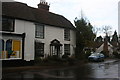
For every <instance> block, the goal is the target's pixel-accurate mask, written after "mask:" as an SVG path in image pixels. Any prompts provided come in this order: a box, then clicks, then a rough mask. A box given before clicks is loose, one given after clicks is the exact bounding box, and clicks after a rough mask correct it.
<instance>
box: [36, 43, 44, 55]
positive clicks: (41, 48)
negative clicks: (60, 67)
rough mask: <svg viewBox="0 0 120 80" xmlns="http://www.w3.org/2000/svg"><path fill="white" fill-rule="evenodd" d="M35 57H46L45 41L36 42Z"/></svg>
mask: <svg viewBox="0 0 120 80" xmlns="http://www.w3.org/2000/svg"><path fill="white" fill-rule="evenodd" d="M35 57H44V43H40V42H35Z"/></svg>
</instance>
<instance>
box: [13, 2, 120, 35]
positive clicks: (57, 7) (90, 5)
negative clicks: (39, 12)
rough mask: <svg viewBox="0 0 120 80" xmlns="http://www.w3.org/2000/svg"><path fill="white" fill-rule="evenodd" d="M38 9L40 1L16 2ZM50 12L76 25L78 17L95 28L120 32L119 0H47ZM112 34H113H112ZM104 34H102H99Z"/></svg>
mask: <svg viewBox="0 0 120 80" xmlns="http://www.w3.org/2000/svg"><path fill="white" fill-rule="evenodd" d="M15 1H19V2H23V3H27V4H28V5H29V6H32V7H36V8H37V4H39V2H40V0H15ZM46 2H48V3H50V12H53V13H56V14H60V15H63V16H64V17H66V18H67V19H68V20H70V21H71V22H72V23H73V24H74V20H75V18H76V17H78V18H80V17H81V11H82V13H83V16H84V17H86V18H87V19H88V20H89V21H90V23H91V24H92V25H93V26H94V27H98V28H99V27H102V26H111V27H112V33H113V32H114V31H115V30H116V31H117V32H118V2H119V0H46ZM112 33H111V34H112ZM98 34H100V35H101V34H102V33H98Z"/></svg>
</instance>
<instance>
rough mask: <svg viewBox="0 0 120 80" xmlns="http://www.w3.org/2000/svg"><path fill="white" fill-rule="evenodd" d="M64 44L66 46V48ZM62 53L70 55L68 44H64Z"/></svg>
mask: <svg viewBox="0 0 120 80" xmlns="http://www.w3.org/2000/svg"><path fill="white" fill-rule="evenodd" d="M65 46H67V48H66V47H65ZM68 46H69V47H68ZM66 49H67V50H66ZM64 54H65V55H70V54H71V52H70V44H64Z"/></svg>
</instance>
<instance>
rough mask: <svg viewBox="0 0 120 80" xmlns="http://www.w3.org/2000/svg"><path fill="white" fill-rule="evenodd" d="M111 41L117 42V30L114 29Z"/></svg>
mask: <svg viewBox="0 0 120 80" xmlns="http://www.w3.org/2000/svg"><path fill="white" fill-rule="evenodd" d="M111 42H118V36H117V32H116V31H115V32H114V34H113V35H112V40H111Z"/></svg>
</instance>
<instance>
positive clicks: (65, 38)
mask: <svg viewBox="0 0 120 80" xmlns="http://www.w3.org/2000/svg"><path fill="white" fill-rule="evenodd" d="M64 40H67V41H70V30H69V29H64Z"/></svg>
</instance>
